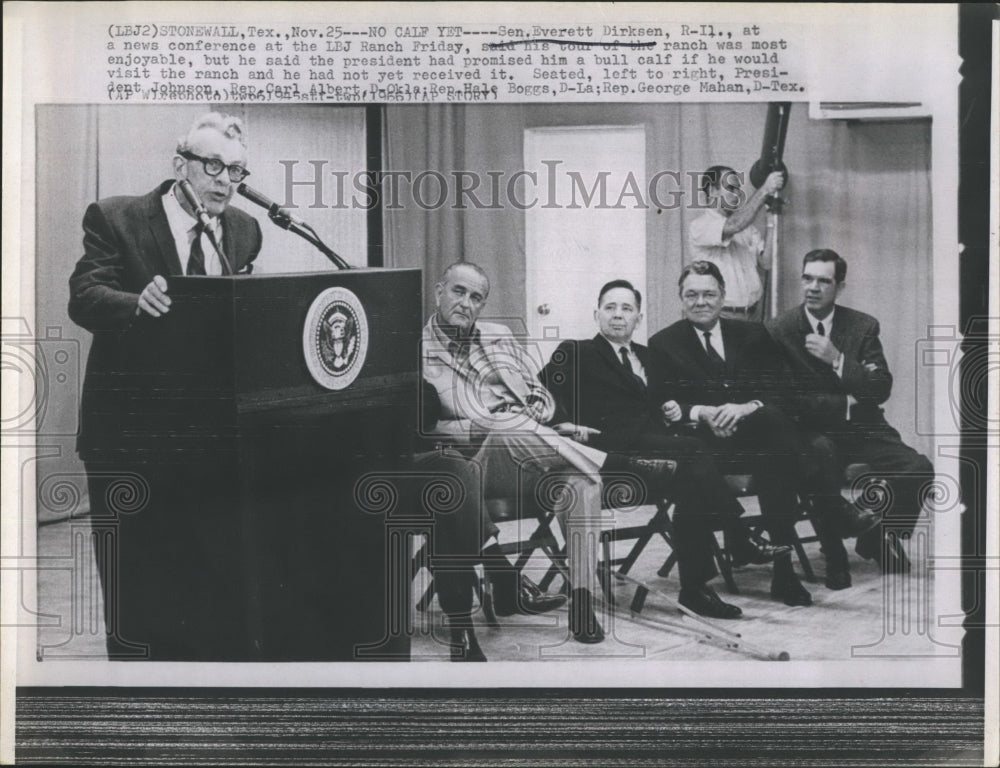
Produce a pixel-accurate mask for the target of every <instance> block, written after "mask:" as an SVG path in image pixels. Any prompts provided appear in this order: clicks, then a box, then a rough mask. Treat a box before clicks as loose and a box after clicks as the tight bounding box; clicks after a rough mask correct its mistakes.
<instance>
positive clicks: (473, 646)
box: [450, 626, 486, 661]
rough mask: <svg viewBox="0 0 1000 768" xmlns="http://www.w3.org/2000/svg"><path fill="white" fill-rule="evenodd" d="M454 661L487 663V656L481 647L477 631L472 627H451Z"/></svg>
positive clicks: (452, 658)
mask: <svg viewBox="0 0 1000 768" xmlns="http://www.w3.org/2000/svg"><path fill="white" fill-rule="evenodd" d="M450 632H451V643H450V645H451V660H452V661H486V654H485V653H483V649H482V648H480V647H479V641H478V640H477V639H476V633H475V630H473V629H472V627H471V626H465V627H457V626H452V627H450Z"/></svg>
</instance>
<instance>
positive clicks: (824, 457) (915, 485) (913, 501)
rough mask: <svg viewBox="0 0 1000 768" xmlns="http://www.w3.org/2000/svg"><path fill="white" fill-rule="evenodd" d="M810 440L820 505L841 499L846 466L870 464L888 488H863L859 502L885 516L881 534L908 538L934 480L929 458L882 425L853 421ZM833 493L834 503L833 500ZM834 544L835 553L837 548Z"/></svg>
mask: <svg viewBox="0 0 1000 768" xmlns="http://www.w3.org/2000/svg"><path fill="white" fill-rule="evenodd" d="M807 441H808V443H809V446H810V449H811V451H812V454H813V457H814V460H816V461H817V465H816V474H815V475H814V480H813V482H814V484H815V487H816V490H817V503H818V504H823V503H826V504H833V503H836V500H839V499H840V490H841V487H842V485H843V480H844V469H845V467H846V466H847V465H848V464H854V463H860V464H868V465H869V466H870V467H871V470H872V472H873V474H875V475H877V476H878V479H879V480H881V481H883V482H884V483H885V490H881V489H879V488H878V487H876V486H871V487H869V488H867V489H859V490H860V494H861V503H862V504H864V505H866V506H869V507H871V508H872V509H873V511H875V512H877V513H879V514H881V515H882V530H883V531H886V532H888V531H894V532H896V533H901V534H908V533H910V532H911V531H912V530H913V526H914V525H915V524H916V522H917V519H918V518H919V517H920V511H921V509H922V507H923V500H924V496H925V494H926V493H927V491H928V486H929V484H930V483H931V482H932V481H933V480H934V466H933V465H932V464H931V462H930V460H929V459H928V458H927V457H926V456H924V455H923V454H920V453H918V452H917V451H915V450H914V449H913V448H911V447H910V446H908V445H906V444H905V443H904V442H903V441H902V439H901V438H900V436H899V432H897V431H896V430H895V429H893V428H892V427H890V426H889V425H888V424H886V423H884V422H881V423H869V424H853V423H850V424H845V425H844V427H843V428H841V429H837V430H830V431H828V432H826V433H824V434H820V433H818V432H811V433H808V434H807ZM834 495H835V496H836V500H834V501H830V499H832V498H833V497H834ZM824 497H826V499H825V500H824ZM832 546H833V548H834V551H836V545H832ZM842 548H843V545H841V549H842ZM826 549H827V546H826V543H825V542H824V551H826ZM827 556H828V558H829V553H827Z"/></svg>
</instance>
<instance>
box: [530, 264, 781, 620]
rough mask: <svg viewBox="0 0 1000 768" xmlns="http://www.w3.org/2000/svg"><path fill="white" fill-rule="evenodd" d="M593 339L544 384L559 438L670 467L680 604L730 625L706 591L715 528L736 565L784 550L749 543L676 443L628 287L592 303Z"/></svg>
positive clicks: (700, 455) (558, 359)
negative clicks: (673, 467)
mask: <svg viewBox="0 0 1000 768" xmlns="http://www.w3.org/2000/svg"><path fill="white" fill-rule="evenodd" d="M594 319H595V320H596V322H597V325H598V327H599V329H600V332H599V333H598V334H597V336H595V337H594V338H593V339H586V340H582V341H564V342H563V343H562V344H560V346H559V348H558V349H557V350H556V351H555V353H554V354H553V355H552V359H551V360H550V362H549V364H548V365H547V366H546V367H545V370H544V371H543V373H542V380H543V382H544V383H545V384H546V386H547V387H548V388H549V390H550V391H551V392H552V394H553V395H554V396H555V398H556V405H557V410H556V416H555V419H554V421H555V422H557V425H556V429H557V431H563V432H565V433H566V434H568V435H570V436H571V437H573V438H574V439H576V440H578V441H581V442H587V443H589V444H591V445H593V446H595V447H596V448H598V449H600V450H603V451H607V452H609V453H610V452H615V453H627V454H638V455H642V456H648V457H656V458H664V459H670V460H674V461H677V462H678V467H677V473H676V476H675V479H674V482H673V483H672V485H671V487H670V494H671V496H672V497H673V499H674V500H675V501H676V509H675V512H674V520H673V522H674V532H675V540H674V545H675V547H676V554H677V558H678V566H679V572H680V581H681V592H680V602H681V604H682V605H684V606H686V607H687V608H689V609H690V610H692V611H694V612H695V613H698V614H701V615H703V616H710V617H713V618H725V619H731V618H736V617H738V616H740V615H741V614H742V611H741V610H740V609H739V608H738V607H736V606H734V605H729V604H727V603H724V602H723V601H722V600H721V599H719V597H718V595H717V594H716V593H715V591H714V590H713V589H712V588H711V587H710V586H708V584H707V582H708V581H709V580H710V579H712V578H713V577H715V576H716V575H717V571H716V569H715V564H714V562H713V560H712V549H711V536H712V535H713V533H712V531H713V529H714V528H721V529H723V530H725V532H726V539H727V543H728V546H729V548H730V550H731V551H732V552H733V554H734V557H735V558H736V559H737V560H738V561H741V562H753V563H764V562H769V561H770V560H772V559H773V558H774V557H775V555H776V554H787V553H788V552H789V550H790V547H773V546H771V545H770V544H768V543H767V542H766V541H764V540H763V539H760V538H758V537H754V536H751V535H750V533H749V531H748V530H747V529H746V526H745V525H743V524H742V523H741V522H740V520H739V516H740V515H741V514H742V512H743V508H742V507H741V506H740V504H739V502H738V501H737V500H736V499H735V497H734V496H733V495H732V493H731V492H730V491H729V490H728V488H727V486H726V484H725V481H724V480H723V478H722V476H721V475H720V474H719V472H718V470H717V469H716V467H715V465H714V463H713V462H712V460H711V458H710V457H709V456H708V455H707V453H706V452H705V450H704V445H703V444H702V443H701V442H700V441H699V440H697V439H695V438H693V437H685V436H680V435H677V434H674V432H673V429H672V426H671V425H672V424H673V419H672V417H674V416H676V415H679V412H680V409H679V406H678V404H677V403H676V402H674V401H671V400H668V397H667V393H666V391H665V390H664V388H663V386H662V385H663V383H664V380H665V375H664V371H663V361H662V360H661V358H660V356H659V355H658V354H657V353H655V352H654V351H652V350H649V349H647V348H646V347H644V346H642V345H641V344H637V343H635V342H633V341H632V334H633V333H634V332H635V328H636V326H637V325H638V324H639V322H640V321H641V319H642V297H641V295H640V294H639V291H637V290H636V289H635V288H634V287H633V286H632V284H631V283H629V282H628V281H626V280H614V281H612V282H610V283H608V284H606V285H605V286H603V287H602V288H601V290H600V293H599V295H598V302H597V309H596V310H595V312H594Z"/></svg>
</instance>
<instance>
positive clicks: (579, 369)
mask: <svg viewBox="0 0 1000 768" xmlns="http://www.w3.org/2000/svg"><path fill="white" fill-rule="evenodd" d="M632 351H633V352H634V353H635V356H636V357H637V358H639V362H641V363H642V366H643V368H645V369H646V377H647V381H648V386H643V385H642V381H641V380H639V379H638V378H637V377H636V376H634V375H632V374H630V373H628V372H627V371H626V370H625V368H624V366H623V365H622V361H621V358H620V357H618V355H617V353H616V352H615V350H614V348H612V346H611V345H610V344H609V343H608V342H607V340H606V339H604V337H602V336H601V335H600V334H598V335H597V336H595V337H594V338H592V339H585V340H581V341H564V342H563V343H562V344H560V345H559V348H558V349H556V351H555V352H554V353H553V354H552V359H551V360H550V361H549V363H548V365H546V366H545V369H544V370H543V371H542V375H541V379H542V382H543V383H544V384H545V386H546V388H547V389H548V390H549V391H550V392H552V394H553V395H554V396H555V398H556V415H555V417H554V418H553V421H554V422H556V423H559V422H562V421H570V422H573V423H574V424H581V425H585V426H588V427H593V428H594V429H599V430H601V434H600V435H598V436H596V437H594V438H593V439H592V440H591V443H592V444H593V445H594V446H595V447H597V448H600V449H601V450H605V451H626V450H629V449H630V448H631V447H632V446H633V444H634V443H635V441H636V439H637V438H638V437H639V435H640V434H641V433H642V432H643V431H644V430H645V429H647V428H649V426H650V422H651V420H659V421H661V422H662V415H661V413H660V405H661V403H662V402H663V401H664V400H665V399H667V398H665V397H664V398H662V399H658V398H660V397H661V393H662V391H661V389H660V387H659V386H658V384H659V383H660V382H662V381H663V379H664V376H663V373H662V370H663V364H662V361H661V360H660V357H659V355H658V354H656V353H655V352H652V351H651V350H649V349H648V348H647V347H644V346H642V345H641V344H632Z"/></svg>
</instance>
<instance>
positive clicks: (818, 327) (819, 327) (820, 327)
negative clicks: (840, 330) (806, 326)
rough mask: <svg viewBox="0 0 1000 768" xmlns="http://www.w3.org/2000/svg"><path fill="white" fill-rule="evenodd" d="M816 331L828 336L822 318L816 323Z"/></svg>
mask: <svg viewBox="0 0 1000 768" xmlns="http://www.w3.org/2000/svg"><path fill="white" fill-rule="evenodd" d="M816 333H818V334H819V335H820V336H826V328H824V327H823V321H822V320H820V321H819V322H818V323H816Z"/></svg>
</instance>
